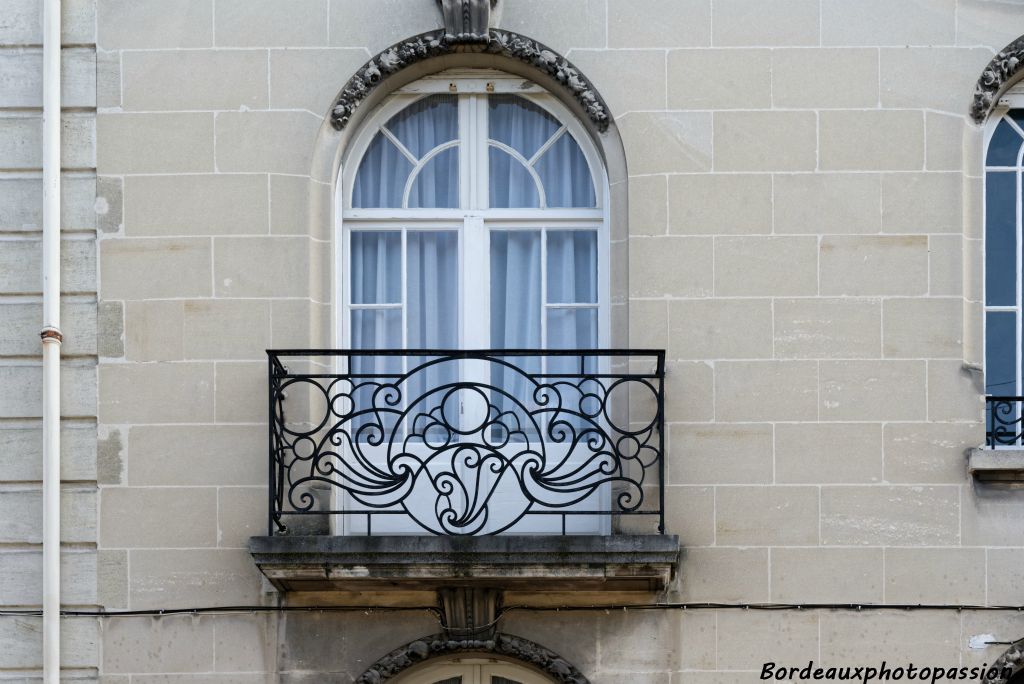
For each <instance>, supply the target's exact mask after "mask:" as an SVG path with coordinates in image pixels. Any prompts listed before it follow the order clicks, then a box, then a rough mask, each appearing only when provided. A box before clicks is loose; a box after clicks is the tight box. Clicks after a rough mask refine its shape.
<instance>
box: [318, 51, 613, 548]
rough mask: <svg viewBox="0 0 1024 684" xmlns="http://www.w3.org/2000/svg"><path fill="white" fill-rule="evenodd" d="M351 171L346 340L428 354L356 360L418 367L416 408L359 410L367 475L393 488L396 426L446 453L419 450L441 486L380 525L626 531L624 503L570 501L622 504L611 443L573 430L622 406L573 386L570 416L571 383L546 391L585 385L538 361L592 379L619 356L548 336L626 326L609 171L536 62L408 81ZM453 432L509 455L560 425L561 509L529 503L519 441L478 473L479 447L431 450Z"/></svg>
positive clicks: (343, 270)
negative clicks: (615, 524)
mask: <svg viewBox="0 0 1024 684" xmlns="http://www.w3.org/2000/svg"><path fill="white" fill-rule="evenodd" d="M339 188H340V189H339V197H338V201H339V202H340V204H341V207H340V211H339V212H338V213H339V216H340V231H339V235H338V241H339V245H340V246H341V249H340V250H339V251H340V260H339V262H338V268H337V273H338V287H339V292H338V302H339V310H338V325H339V329H338V339H339V340H340V341H341V346H342V347H344V348H345V349H347V350H378V351H379V350H385V351H391V350H424V351H425V352H426V353H423V354H408V353H393V354H383V355H382V354H379V353H378V354H365V355H352V356H351V357H350V360H349V363H350V371H351V372H353V373H355V374H356V375H357V376H359V377H363V378H369V377H373V378H378V379H379V378H382V377H383V378H386V379H390V380H389V381H393V382H395V383H399V382H401V383H402V390H403V392H402V396H401V398H397V395H396V398H395V402H396V403H401V405H402V407H403V409H409V410H407V411H405V412H404V413H402V417H401V418H399V417H398V416H396V415H393V414H388V415H380V416H378V415H377V414H374V415H373V416H371V415H369V414H367V415H364V416H362V417H361V418H360V417H357V418H356V419H354V420H353V430H352V432H353V439H354V440H355V441H356V442H358V443H359V450H360V453H362V454H363V455H365V458H366V463H367V464H368V465H366V467H365V469H368V470H370V471H373V472H374V473H375V474H374V475H372V476H367V477H370V479H372V480H373V482H372V483H370V485H368V486H367V488H368V489H372V490H374V491H375V492H376V491H377V490H379V489H380V487H379V486H378V484H377V481H378V480H380V477H379V472H383V471H382V470H381V468H380V467H378V466H377V465H376V464H378V463H385V462H387V457H386V456H385V452H386V451H387V444H381V443H380V442H381V437H380V433H381V432H382V431H383V432H386V433H387V434H388V435H389V437H388V440H390V442H391V443H395V441H396V440H400V441H401V442H402V443H403V444H411V446H408V448H406V452H408V453H416V454H418V453H419V451H425V452H429V453H427V455H424V456H422V457H420V460H421V461H422V462H423V463H426V464H427V465H425V466H423V467H425V468H427V469H428V470H429V469H431V468H433V469H435V470H436V472H434V471H433V470H432V471H431V473H432V475H431V482H430V486H429V487H428V486H427V484H424V483H425V482H426V480H425V479H424V480H423V481H419V480H418V481H417V482H418V484H416V485H415V486H416V487H424V488H428V489H430V491H424V492H420V491H419V490H416V489H415V488H414V489H413V491H410V492H409V493H408V495H407V496H405V498H404V499H403V500H402V505H403V506H405V511H407V514H406V513H402V514H401V515H380V516H378V517H379V518H381V519H380V520H379V521H378V522H373V523H372V531H373V532H374V533H381V534H387V533H411V532H415V531H417V530H421V529H422V527H426V528H427V529H429V530H431V531H433V532H435V533H447V532H448V531H457V532H471V533H474V534H476V533H491V532H498V531H503V530H511V531H512V532H514V533H523V534H533V533H557V532H559V531H561V532H562V533H565V532H576V533H602V532H604V531H606V530H607V529H609V528H608V525H609V523H608V521H607V519H598V518H596V517H594V516H592V515H591V516H590V517H586V516H584V517H578V519H577V518H574V517H573V516H572V515H571V512H572V510H580V511H605V510H610V508H611V504H610V496H611V487H610V484H609V482H610V479H609V477H608V473H606V472H604V471H603V470H602V469H601V468H600V467H598V465H595V464H596V463H597V461H596V460H595V459H598V460H599V459H600V458H601V457H602V456H601V455H600V454H596V453H593V452H592V451H591V450H589V449H583V448H577V446H578V445H577V444H576V443H575V441H574V440H573V439H572V438H571V437H568V436H567V435H568V434H569V433H571V432H572V431H573V430H579V431H580V432H579V434H590V433H586V432H583V429H584V425H586V424H589V425H590V428H591V429H593V428H594V425H595V421H597V422H599V423H601V424H602V425H603V424H604V423H603V422H602V421H604V422H607V419H606V418H605V417H603V414H602V415H599V410H598V409H597V408H592V405H594V406H597V405H598V404H599V400H598V399H597V395H592V394H586V393H585V392H584V390H582V389H580V386H576V389H575V390H574V391H575V396H576V399H575V401H576V404H575V405H577V406H582V407H583V408H582V409H579V408H578V409H576V412H575V413H571V414H570V413H566V414H565V415H564V416H563V417H561V418H554V417H551V416H550V415H549V413H547V412H545V409H544V407H545V406H547V402H552V401H555V400H554V399H552V398H551V397H550V396H542V395H544V392H548V393H550V392H553V391H555V390H553V389H551V388H552V387H555V386H556V385H558V387H560V388H564V389H565V390H566V391H567V392H568V391H570V387H569V385H568V384H566V383H565V382H563V383H561V384H560V385H559V384H558V383H557V382H556V381H555V380H548V381H547V382H548V383H550V387H549V389H547V390H544V391H542V392H541V394H538V393H537V392H538V390H537V387H538V382H537V379H538V377H539V378H552V377H555V375H557V374H561V375H559V376H558V377H563V378H564V377H565V376H569V375H571V376H574V377H576V378H577V381H580V382H582V381H583V380H582V379H581V376H584V375H587V374H594V373H597V372H598V371H603V372H605V373H607V372H608V370H609V369H608V368H607V367H606V366H608V365H609V361H608V360H607V359H606V358H604V359H602V358H599V357H598V355H594V354H591V355H587V354H573V355H558V354H552V353H551V350H563V351H564V350H584V351H586V350H595V349H603V348H606V347H608V346H610V345H609V340H610V339H611V338H610V334H609V333H610V331H609V327H610V326H609V320H610V306H609V302H610V294H609V293H610V278H609V275H608V274H609V270H610V269H609V250H610V247H609V239H608V228H607V226H608V221H607V205H608V200H607V197H608V181H607V178H606V174H605V171H604V168H603V166H602V164H601V159H600V156H599V155H598V153H597V151H596V148H595V147H594V145H593V144H592V142H591V139H590V138H589V136H588V134H587V131H586V129H585V128H584V127H583V125H582V124H581V123H580V122H579V121H578V120H577V119H576V118H575V117H574V116H573V115H572V114H571V112H570V111H569V110H568V109H566V108H565V107H564V106H563V105H562V104H561V103H560V102H559V101H558V100H557V99H556V98H555V97H553V96H552V95H550V94H549V93H547V92H546V91H544V90H543V89H542V88H540V87H538V86H536V85H535V84H533V83H531V82H529V81H524V80H523V79H522V78H515V77H511V76H508V75H505V74H502V73H499V72H495V71H480V70H461V71H459V72H445V73H442V74H440V75H437V76H434V77H428V78H425V79H422V80H420V81H416V82H414V83H412V84H411V85H409V86H406V87H405V88H402V89H401V90H399V91H397V92H396V93H394V94H393V95H391V96H390V97H389V98H388V99H387V100H385V101H384V102H383V103H382V104H381V105H380V106H379V107H378V108H377V110H376V111H374V112H373V113H372V114H371V115H370V116H369V118H368V120H367V121H366V123H365V124H364V125H363V127H362V128H361V129H360V130H359V131H358V132H357V133H356V135H355V137H354V138H353V142H352V144H351V145H350V148H349V150H348V151H347V155H346V157H345V159H344V161H343V173H342V175H341V180H340V184H339ZM437 350H514V351H515V352H516V353H515V354H511V355H505V354H500V355H490V356H489V360H488V361H486V362H484V361H480V360H479V359H478V360H477V361H469V360H466V361H458V359H457V358H453V357H452V355H450V354H434V353H430V352H432V351H437ZM438 359H441V360H440V361H439V360H438ZM599 366H600V367H599ZM609 384H610V383H609ZM357 385H358V383H357ZM379 388H380V383H376V384H374V383H369V382H368V383H365V384H363V385H359V386H357V387H355V388H354V389H353V390H352V395H353V396H352V400H353V401H354V403H355V404H356V405H357V406H361V407H362V406H374V405H375V402H377V404H379V403H380V402H381V401H386V397H385V398H384V399H382V398H381V395H380V389H379ZM592 389H593V388H592ZM607 391H608V390H607V387H604V389H603V392H607ZM563 400H564V401H566V402H570V399H569V398H568V397H567V396H563V397H562V398H560V399H558V401H563ZM580 402H584V403H583V404H580ZM570 403H571V402H570ZM409 407H414V408H415V410H412V409H410V408H409ZM565 408H566V409H568V406H566V407H565ZM609 410H610V409H609ZM534 411H536V412H537V414H538V415H539V416H540V417H539V418H537V417H536V416H534V414H533V413H532V412H534ZM588 411H589V413H587V412H588ZM502 417H506V418H507V419H506V418H502ZM360 421H362V423H360ZM375 421H376V422H375ZM430 421H436V422H430ZM559 421H561V422H559ZM374 425H375V426H376V427H374ZM425 425H429V426H431V427H423V426H425ZM363 426H365V427H366V429H361V428H362V427H363ZM509 426H511V427H509ZM441 434H444V435H447V437H446V440H447V441H445V444H446V445H449V446H450V444H449V442H451V443H452V444H454V443H455V442H458V443H459V444H463V443H464V442H462V441H459V440H465V442H466V443H468V441H470V435H476V436H477V437H480V436H481V435H484V436H482V437H481V439H483V440H484V441H485V442H486V444H482V445H477V446H474V447H472V449H477V450H478V451H473V453H478V452H479V453H482V452H484V451H486V452H488V453H491V454H492V456H493V455H494V453H495V452H498V451H500V452H502V454H505V452H508V453H509V454H511V453H519V450H522V449H523V448H526V447H525V446H524V445H527V444H532V443H534V442H536V441H538V440H540V441H542V442H544V444H546V445H548V447H547V449H546V451H545V453H546V454H547V457H546V458H548V459H549V460H548V468H549V469H550V472H551V473H555V474H554V475H551V479H552V482H550V483H548V484H547V487H548V488H549V489H550V490H551V493H550V494H543V495H541V494H536V495H535V498H536V497H537V496H539V497H541V498H543V497H544V496H547V497H548V498H549V501H548V503H549V504H550V505H548V506H547V507H546V508H544V510H545V511H547V512H548V513H551V514H547V513H537V514H530V515H529V516H527V517H526V518H525V519H523V520H519V519H518V516H523V515H525V514H526V509H527V507H529V506H531V505H534V503H536V502H534V500H533V499H532V498H530V497H528V496H526V494H525V491H524V489H523V488H524V487H528V486H529V485H528V484H524V483H523V482H521V481H520V480H519V479H517V478H513V477H512V476H511V473H513V472H518V471H517V470H516V468H514V467H511V466H510V465H509V464H511V463H512V462H513V461H512V460H511V456H509V457H508V459H509V460H506V461H504V462H505V464H506V466H505V467H504V468H503V469H502V470H501V471H500V473H498V474H495V473H491V474H487V475H486V477H485V476H481V477H482V478H483V479H478V478H477V475H476V474H474V473H472V472H470V471H471V470H472V469H473V468H474V467H476V468H480V467H481V466H480V463H479V462H478V461H477V460H473V459H472V458H470V457H469V456H465V458H470V460H471V461H472V463H469V462H466V463H463V461H462V460H461V459H463V456H460V455H458V454H454V452H453V453H448V452H445V453H443V454H442V453H441V451H440V450H439V451H437V452H434V451H431V449H432V448H433V447H434V446H435V445H434V444H433V442H432V439H434V438H435V437H437V436H438V435H441ZM452 435H457V436H458V437H457V439H456V438H455V437H452ZM474 439H475V437H474ZM452 440H455V441H452ZM516 445H519V446H518V447H517V446H516ZM403 448H405V447H403ZM472 449H470V448H465V452H464V453H465V454H469V453H470V451H472ZM448 451H450V450H448ZM526 451H527V452H528V455H527V456H524V457H522V458H519V459H518V460H515V461H514V463H515V466H516V467H518V468H523V467H525V466H524V465H523V464H525V463H526V462H527V461H528V460H529V459H530V458H532V457H531V456H529V453H534V451H532V450H531V449H526ZM453 454H454V455H453ZM556 454H557V455H556ZM505 456H508V454H505ZM452 458H455V461H456V463H457V464H456V465H455V466H452V467H451V468H450V470H451V471H452V473H454V475H453V477H454V478H455V479H457V480H458V482H457V483H454V484H452V487H454V488H455V490H456V491H457V494H454V495H453V494H452V493H451V492H449V491H448V489H447V483H446V482H445V481H442V479H443V478H441V477H440V476H439V473H441V471H442V466H441V462H442V461H444V460H445V459H448V460H449V461H451V460H452ZM503 458H504V456H503ZM559 464H561V465H559ZM467 468H468V469H469V470H467ZM464 471H465V472H464ZM445 472H447V471H445ZM617 472H618V471H617ZM360 483H362V480H360ZM353 489H356V487H353ZM439 494H440V499H439V498H438V496H439ZM345 496H351V497H353V498H352V500H351V501H343V502H341V505H340V506H339V507H336V509H345V510H349V509H352V508H357V507H358V505H357V504H363V503H365V501H366V499H365V497H364V500H362V501H361V500H359V494H354V493H351V491H349V493H347V494H346V495H345ZM439 500H443V501H444V502H445V503H444V504H443V505H442V504H438V503H437V501H439ZM453 502H454V503H453ZM531 502H532V503H531ZM350 504H351V505H350ZM446 506H451V507H452V510H455V509H458V510H459V511H462V512H461V513H459V514H455V513H453V512H452V511H450V510H448V509H447V508H445V507H446ZM538 507H543V506H541V505H540V504H538V505H537V506H535V508H534V509H531V510H536V508H538ZM399 512H401V511H399ZM555 513H557V515H555ZM414 521H416V522H414ZM343 526H344V528H345V529H346V530H347V533H353V534H366V533H369V532H370V531H371V523H370V521H369V516H362V517H360V516H350V517H347V518H346V520H345V522H344V525H343Z"/></svg>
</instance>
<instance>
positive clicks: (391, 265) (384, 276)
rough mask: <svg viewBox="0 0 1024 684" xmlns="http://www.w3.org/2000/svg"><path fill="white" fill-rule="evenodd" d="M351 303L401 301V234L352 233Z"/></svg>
mask: <svg viewBox="0 0 1024 684" xmlns="http://www.w3.org/2000/svg"><path fill="white" fill-rule="evenodd" d="M351 272H352V281H351V282H352V303H353V304H401V303H402V234H401V233H399V232H396V231H387V232H385V231H356V232H353V233H352V263H351Z"/></svg>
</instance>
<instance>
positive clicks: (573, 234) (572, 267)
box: [547, 230, 597, 304]
mask: <svg viewBox="0 0 1024 684" xmlns="http://www.w3.org/2000/svg"><path fill="white" fill-rule="evenodd" d="M547 257H548V265H547V272H548V303H549V304H596V303H597V232H596V231H593V230H551V231H548V255H547Z"/></svg>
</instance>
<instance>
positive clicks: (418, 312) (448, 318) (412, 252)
mask: <svg viewBox="0 0 1024 684" xmlns="http://www.w3.org/2000/svg"><path fill="white" fill-rule="evenodd" d="M406 240H407V244H408V250H409V254H408V256H407V257H406V261H407V269H408V274H407V276H406V287H407V289H408V295H409V296H408V299H407V301H408V303H409V312H408V319H407V325H408V326H409V336H408V339H409V347H410V348H420V349H424V348H432V349H438V348H454V347H457V346H458V342H459V340H458V335H459V252H458V248H459V237H458V233H456V232H454V231H443V232H441V231H438V232H433V231H430V232H428V231H410V232H409V235H408V237H407V238H406Z"/></svg>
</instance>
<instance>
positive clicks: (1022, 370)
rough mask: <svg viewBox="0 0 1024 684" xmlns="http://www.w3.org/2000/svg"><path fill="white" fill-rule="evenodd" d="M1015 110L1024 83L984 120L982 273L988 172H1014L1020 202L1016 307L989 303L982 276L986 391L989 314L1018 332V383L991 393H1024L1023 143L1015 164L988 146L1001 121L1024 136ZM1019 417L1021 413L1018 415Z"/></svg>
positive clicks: (1022, 101)
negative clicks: (1009, 318) (998, 158)
mask: <svg viewBox="0 0 1024 684" xmlns="http://www.w3.org/2000/svg"><path fill="white" fill-rule="evenodd" d="M1013 109H1024V84H1021V85H1018V86H1015V87H1014V88H1011V89H1010V90H1009V91H1008V92H1007V93H1006V94H1004V95H1003V96H1002V97H1000V98H999V101H998V103H997V104H996V107H995V108H994V109H993V111H992V112H991V114H990V115H989V117H988V120H987V121H986V122H985V129H984V148H983V151H982V152H983V154H982V157H981V165H982V168H981V177H982V215H981V224H982V227H983V231H982V241H981V259H982V272H983V273H986V274H987V265H988V252H987V248H988V211H989V206H988V174H989V172H997V173H999V172H1002V173H1013V174H1014V176H1015V180H1016V186H1017V202H1015V204H1014V209H1015V212H1016V216H1015V231H1016V250H1015V256H1016V264H1017V265H1016V279H1015V297H1016V301H1015V304H1014V305H1013V306H1008V305H1003V306H995V305H993V306H990V305H989V304H988V278H987V275H986V277H983V278H982V281H981V282H982V296H981V297H982V298H981V301H982V308H983V314H982V340H983V341H984V342H983V345H984V347H983V354H984V355H985V382H986V393H987V384H988V372H989V364H988V356H987V354H988V314H989V313H995V312H1001V313H1013V314H1014V318H1015V325H1014V334H1015V335H1016V353H1015V364H1016V377H1015V378H1014V381H1015V384H1014V388H1013V391H1012V392H1000V393H999V394H994V395H990V396H1024V356H1022V351H1024V339H1022V329H1024V294H1022V293H1024V255H1022V249H1024V216H1022V208H1021V198H1022V197H1024V194H1022V190H1024V188H1022V181H1024V144H1022V145H1021V147H1020V149H1019V150H1018V151H1017V163H1016V165H1015V166H990V165H989V164H988V153H989V146H990V145H991V143H992V137H993V135H994V134H995V131H996V128H997V127H998V126H999V124H1000V122H1002V121H1006V122H1007V123H1008V124H1009V125H1010V126H1011V127H1012V128H1014V129H1015V130H1016V131H1017V133H1018V134H1019V135H1020V136H1021V138H1022V139H1024V126H1021V124H1019V123H1017V122H1016V121H1015V120H1014V119H1013V118H1012V117H1010V116H1007V114H1008V113H1009V112H1010V110H1013ZM1018 417H1019V416H1018ZM993 448H995V449H1019V448H1020V444H1019V443H1015V444H996V445H993Z"/></svg>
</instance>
